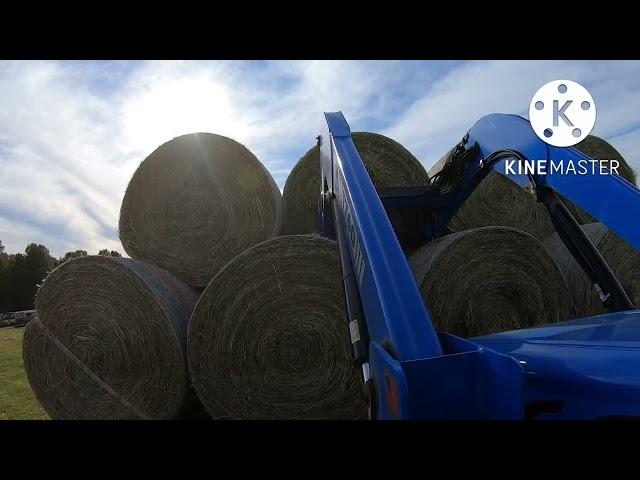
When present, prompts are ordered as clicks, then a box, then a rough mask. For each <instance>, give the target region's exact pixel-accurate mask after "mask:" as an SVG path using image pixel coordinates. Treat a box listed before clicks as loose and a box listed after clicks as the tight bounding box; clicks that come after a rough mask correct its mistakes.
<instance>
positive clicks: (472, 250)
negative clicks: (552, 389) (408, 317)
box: [409, 227, 574, 337]
mask: <svg viewBox="0 0 640 480" xmlns="http://www.w3.org/2000/svg"><path fill="white" fill-rule="evenodd" d="M409 263H410V266H411V269H412V271H413V273H414V276H415V278H416V282H417V284H418V288H419V290H420V293H421V294H422V297H423V299H424V301H425V304H426V305H427V307H428V309H429V311H430V312H431V315H432V317H433V321H434V323H435V328H436V329H437V330H439V331H445V332H449V333H453V334H455V335H459V336H462V337H474V336H479V335H487V334H491V333H496V332H501V331H505V330H514V329H519V328H528V327H533V326H536V325H542V324H547V323H554V322H558V321H561V320H567V319H568V318H570V317H571V316H573V314H574V309H573V305H572V301H571V295H570V292H569V289H568V287H567V284H566V282H565V280H564V278H563V277H562V274H561V273H560V270H559V269H558V267H557V266H556V264H555V263H554V261H553V259H552V258H551V256H550V255H549V253H548V252H547V250H546V249H545V247H544V246H543V245H542V243H540V242H539V241H538V240H536V239H535V238H534V237H533V236H531V235H529V234H527V233H525V232H522V231H520V230H516V229H513V228H508V227H483V228H477V229H472V230H466V231H463V232H457V233H452V234H449V235H445V236H444V237H441V238H439V239H437V240H434V241H432V242H430V243H428V244H426V245H425V246H423V247H422V248H421V249H420V250H418V251H417V252H415V253H414V254H413V255H411V257H410V258H409Z"/></svg>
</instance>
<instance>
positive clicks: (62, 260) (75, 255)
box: [58, 250, 87, 265]
mask: <svg viewBox="0 0 640 480" xmlns="http://www.w3.org/2000/svg"><path fill="white" fill-rule="evenodd" d="M86 256H87V251H86V250H76V251H75V252H67V253H65V254H64V257H60V260H59V261H58V265H62V264H63V263H65V262H68V261H69V260H72V259H74V258H79V257H86Z"/></svg>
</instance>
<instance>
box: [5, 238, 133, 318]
mask: <svg viewBox="0 0 640 480" xmlns="http://www.w3.org/2000/svg"><path fill="white" fill-rule="evenodd" d="M86 255H87V252H86V250H76V251H75V252H67V253H65V254H64V255H63V256H62V257H60V258H55V257H53V256H52V255H51V254H50V253H49V249H48V248H47V247H45V246H44V245H40V244H35V243H30V244H29V245H27V248H25V250H24V253H15V254H9V253H7V252H6V251H5V248H4V245H3V244H2V240H0V313H4V312H13V311H19V310H31V309H33V308H34V302H35V296H36V293H37V291H38V286H39V285H40V284H41V283H42V280H43V279H44V278H45V277H46V276H47V275H48V274H49V272H50V271H51V270H53V269H54V268H56V267H58V266H59V265H62V264H63V263H65V262H68V261H69V260H71V259H73V258H77V257H84V256H86ZM98 255H106V256H111V257H120V256H121V255H120V253H119V252H118V251H116V250H107V249H106V248H105V249H103V250H100V251H99V252H98Z"/></svg>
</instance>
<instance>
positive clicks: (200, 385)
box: [188, 235, 366, 419]
mask: <svg viewBox="0 0 640 480" xmlns="http://www.w3.org/2000/svg"><path fill="white" fill-rule="evenodd" d="M341 282H342V275H341V271H340V266H339V262H338V254H337V247H336V244H335V243H334V242H332V241H330V240H327V239H323V238H321V237H316V236H311V235H291V236H282V237H277V238H274V239H272V240H268V241H266V242H264V243H262V244H260V245H257V246H255V247H253V248H252V249H250V250H247V251H246V252H244V253H242V254H240V255H238V256H237V257H236V258H234V259H233V260H232V261H231V262H229V263H228V264H227V265H225V267H224V268H223V269H222V270H220V272H218V274H217V275H216V276H215V277H214V278H213V279H212V280H211V283H210V284H209V285H208V286H207V288H206V290H205V291H204V293H203V294H202V297H201V298H200V300H199V302H198V304H197V306H196V308H195V310H194V312H193V316H192V319H191V325H190V327H189V336H188V340H189V367H190V371H191V375H192V381H193V384H194V386H195V388H196V391H197V392H198V396H199V397H200V400H201V401H202V403H203V404H204V406H205V407H206V409H207V410H208V412H209V413H210V414H211V416H212V417H214V418H218V419H219V418H232V419H357V418H362V417H364V416H365V415H366V404H365V403H364V400H363V395H362V382H361V379H360V374H359V369H357V368H355V367H354V366H353V365H352V356H351V346H350V342H349V332H348V330H349V329H348V324H347V318H346V313H345V308H346V307H345V300H344V292H343V288H342V284H341Z"/></svg>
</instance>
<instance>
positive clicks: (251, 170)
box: [120, 133, 281, 287]
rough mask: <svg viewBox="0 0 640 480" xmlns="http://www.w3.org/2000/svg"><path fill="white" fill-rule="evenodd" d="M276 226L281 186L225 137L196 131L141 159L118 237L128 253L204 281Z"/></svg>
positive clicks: (183, 277) (189, 278)
mask: <svg viewBox="0 0 640 480" xmlns="http://www.w3.org/2000/svg"><path fill="white" fill-rule="evenodd" d="M280 224H281V195H280V190H279V189H278V187H277V186H276V184H275V182H274V181H273V178H272V177H271V175H270V174H269V172H268V171H267V170H266V169H265V168H264V166H263V165H262V164H261V163H260V162H259V161H258V159H257V158H256V157H255V155H253V154H252V153H251V152H250V151H249V150H248V149H247V148H246V147H244V146H243V145H241V144H240V143H238V142H236V141H234V140H232V139H230V138H227V137H223V136H220V135H214V134H211V133H194V134H189V135H183V136H180V137H177V138H174V139H173V140H171V141H169V142H167V143H165V144H163V145H161V146H160V147H158V148H157V149H156V150H155V151H154V152H153V153H151V155H149V156H148V157H147V158H146V159H145V160H144V161H143V162H142V163H141V164H140V166H139V167H138V169H137V170H136V172H135V173H134V175H133V178H132V179H131V181H130V182H129V186H128V187H127V191H126V193H125V196H124V200H123V202H122V207H121V210H120V240H121V241H122V245H123V246H124V249H125V250H126V252H127V253H128V254H129V255H130V256H131V257H133V258H138V259H141V260H146V261H149V262H151V263H153V264H155V265H158V266H159V267H162V268H164V269H166V270H168V271H169V272H171V273H173V274H174V275H176V276H177V277H178V278H179V279H181V280H182V281H184V282H186V283H187V284H189V285H193V286H195V287H204V286H206V284H207V283H208V281H209V280H210V279H211V277H212V276H213V275H214V274H215V273H216V272H217V271H218V270H219V269H220V268H221V267H222V266H223V265H224V264H225V263H227V262H228V261H229V260H231V259H232V258H233V257H235V256H236V255H237V254H239V253H240V252H242V251H244V250H246V249H247V248H249V247H251V246H253V245H255V244H257V243H260V242H262V241H264V240H267V239H269V238H271V237H273V236H274V235H276V234H277V232H278V231H279V229H280Z"/></svg>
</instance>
